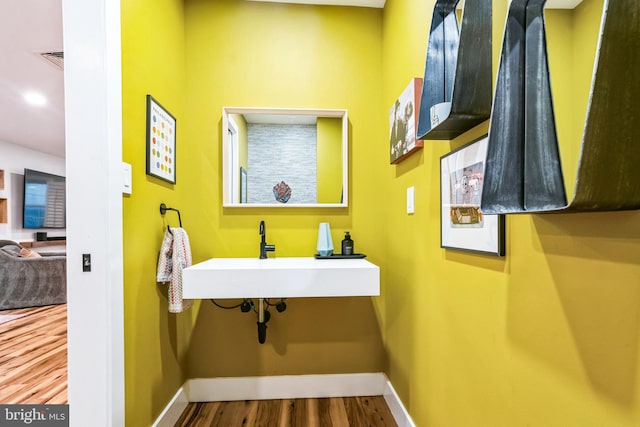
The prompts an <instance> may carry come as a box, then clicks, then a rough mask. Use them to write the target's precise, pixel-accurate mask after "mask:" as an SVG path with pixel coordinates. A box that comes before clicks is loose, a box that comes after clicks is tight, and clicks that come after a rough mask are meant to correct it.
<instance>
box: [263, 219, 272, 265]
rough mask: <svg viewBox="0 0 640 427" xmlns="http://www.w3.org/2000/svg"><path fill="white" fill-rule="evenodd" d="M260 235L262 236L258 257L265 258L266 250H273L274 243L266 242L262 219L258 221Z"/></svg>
mask: <svg viewBox="0 0 640 427" xmlns="http://www.w3.org/2000/svg"><path fill="white" fill-rule="evenodd" d="M260 236H261V237H262V239H261V241H260V259H266V258H267V252H275V250H276V245H268V244H267V232H266V229H265V226H264V221H260Z"/></svg>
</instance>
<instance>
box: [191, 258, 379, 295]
mask: <svg viewBox="0 0 640 427" xmlns="http://www.w3.org/2000/svg"><path fill="white" fill-rule="evenodd" d="M376 295H380V268H379V267H378V266H377V265H374V264H372V263H370V262H369V261H366V260H364V259H315V258H311V257H307V258H269V259H258V258H211V259H209V260H207V261H203V262H201V263H199V264H195V265H193V266H191V267H188V268H185V269H184V270H183V272H182V296H183V297H184V298H187V299H208V298H278V297H279V298H293V297H339V296H376Z"/></svg>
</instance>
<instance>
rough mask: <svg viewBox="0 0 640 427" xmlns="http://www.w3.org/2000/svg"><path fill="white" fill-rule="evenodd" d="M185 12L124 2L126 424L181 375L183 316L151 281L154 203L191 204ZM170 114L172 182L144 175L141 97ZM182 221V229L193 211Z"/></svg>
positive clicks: (149, 414)
mask: <svg viewBox="0 0 640 427" xmlns="http://www.w3.org/2000/svg"><path fill="white" fill-rule="evenodd" d="M183 28H184V17H183V6H182V1H181V0H160V1H158V0H145V1H135V2H133V1H123V2H122V110H123V161H125V162H127V163H130V164H131V165H132V169H133V176H132V188H133V194H132V195H131V196H126V197H124V200H123V220H124V225H123V228H124V229H123V234H124V304H125V306H124V315H125V319H124V322H125V334H124V339H125V376H126V381H125V411H126V414H125V415H126V424H127V425H131V426H148V425H151V423H152V422H153V420H155V419H156V417H157V416H158V415H159V414H160V412H161V411H162V410H163V409H164V407H165V406H166V405H167V403H168V401H169V400H170V399H171V397H173V395H174V394H175V392H176V391H177V390H178V388H179V387H180V386H181V385H182V384H183V383H184V381H185V380H186V375H185V372H186V351H187V348H188V337H189V331H190V329H191V319H190V315H189V314H181V315H175V314H170V313H169V312H168V311H167V296H166V295H167V291H166V286H163V285H157V284H156V280H155V277H156V263H157V259H158V251H159V248H160V244H161V242H162V238H163V232H164V228H165V227H166V225H167V224H170V225H171V226H177V225H178V220H177V215H175V213H173V212H169V213H167V216H166V220H167V221H166V222H165V221H164V220H163V218H162V217H161V216H160V212H159V205H160V203H161V202H165V203H166V204H167V206H174V207H177V208H183V209H184V208H187V209H185V210H186V211H187V212H189V209H188V208H189V207H190V205H191V206H193V208H192V209H191V211H193V210H195V209H197V208H196V206H197V204H198V201H196V200H192V199H190V198H189V197H188V192H187V191H185V190H186V189H188V188H190V187H191V186H193V185H194V182H193V181H194V177H197V176H198V175H197V171H194V170H192V169H191V168H190V167H189V166H188V165H189V164H190V163H195V161H194V159H193V158H194V157H198V155H197V153H196V152H195V151H196V150H195V148H194V147H193V145H192V143H191V141H189V140H188V139H187V138H185V137H184V135H185V133H186V132H184V127H185V126H184V125H185V122H186V121H187V120H186V116H185V114H184V110H185V96H184V92H185V67H184V59H183V58H184V36H183V34H184V30H183ZM147 94H151V95H152V96H153V97H154V98H156V99H157V100H158V102H160V103H161V104H162V105H163V106H164V107H165V108H166V109H168V110H169V112H171V113H172V114H173V116H174V117H175V118H176V135H177V147H176V155H177V164H176V165H177V169H176V177H177V183H176V185H171V184H168V183H166V182H164V181H160V180H158V179H156V178H152V177H149V176H147V175H146V173H145V167H146V163H145V144H146V142H145V120H146V95H147ZM182 212H183V220H184V223H185V225H186V226H187V227H188V226H189V223H190V220H191V216H192V215H189V213H187V215H185V211H182Z"/></svg>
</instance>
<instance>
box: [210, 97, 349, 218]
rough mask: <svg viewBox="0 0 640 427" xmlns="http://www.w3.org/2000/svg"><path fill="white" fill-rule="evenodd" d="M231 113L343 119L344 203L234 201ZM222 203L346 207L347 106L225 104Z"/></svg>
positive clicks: (271, 206) (283, 206) (245, 206)
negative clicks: (231, 105)
mask: <svg viewBox="0 0 640 427" xmlns="http://www.w3.org/2000/svg"><path fill="white" fill-rule="evenodd" d="M229 114H270V115H297V116H300V115H304V116H317V117H333V118H341V119H342V189H343V190H342V191H343V192H342V203H305V204H301V203H293V204H287V203H278V204H268V203H232V202H231V194H229V186H228V180H229V176H230V173H231V171H230V169H231V167H232V166H231V165H229V164H228V163H229V162H227V159H228V158H229V150H230V143H229V137H228V131H227V130H228V129H229ZM221 184H222V206H223V207H225V208H346V207H348V206H349V120H348V114H347V110H341V109H306V108H260V107H222V181H221Z"/></svg>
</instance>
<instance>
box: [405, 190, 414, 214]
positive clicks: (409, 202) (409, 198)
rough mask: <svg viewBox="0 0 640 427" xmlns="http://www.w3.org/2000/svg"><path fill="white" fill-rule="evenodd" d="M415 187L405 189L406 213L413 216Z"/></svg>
mask: <svg viewBox="0 0 640 427" xmlns="http://www.w3.org/2000/svg"><path fill="white" fill-rule="evenodd" d="M414 202H415V187H409V188H407V213H408V214H410V215H411V214H413V213H414V212H415V204H414Z"/></svg>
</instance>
